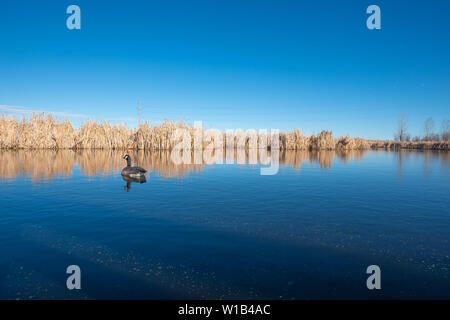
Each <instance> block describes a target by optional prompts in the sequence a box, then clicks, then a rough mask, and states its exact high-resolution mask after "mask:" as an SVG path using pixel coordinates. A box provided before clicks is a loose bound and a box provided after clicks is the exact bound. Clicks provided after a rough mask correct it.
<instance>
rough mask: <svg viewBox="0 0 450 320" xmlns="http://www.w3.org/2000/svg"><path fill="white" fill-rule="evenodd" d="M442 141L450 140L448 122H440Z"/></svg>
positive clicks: (449, 122)
mask: <svg viewBox="0 0 450 320" xmlns="http://www.w3.org/2000/svg"><path fill="white" fill-rule="evenodd" d="M441 138H442V140H445V141H448V140H450V120H442V135H441Z"/></svg>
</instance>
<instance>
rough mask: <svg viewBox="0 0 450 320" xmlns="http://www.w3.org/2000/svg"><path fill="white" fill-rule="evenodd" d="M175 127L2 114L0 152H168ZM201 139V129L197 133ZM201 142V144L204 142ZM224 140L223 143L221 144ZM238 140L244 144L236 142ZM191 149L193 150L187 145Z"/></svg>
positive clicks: (283, 138)
mask: <svg viewBox="0 0 450 320" xmlns="http://www.w3.org/2000/svg"><path fill="white" fill-rule="evenodd" d="M176 129H184V130H186V131H187V132H189V133H190V134H191V136H192V137H193V136H194V135H195V132H196V128H194V127H193V126H190V125H188V124H186V123H184V122H182V121H180V122H178V123H174V122H170V121H167V120H166V121H164V122H163V123H162V124H160V125H158V126H153V127H152V126H150V124H149V123H148V122H145V123H144V124H142V125H140V126H139V128H138V129H128V128H127V127H126V126H124V125H117V124H113V125H112V124H110V123H109V122H101V123H97V122H95V121H91V120H89V121H87V122H86V123H83V124H82V125H81V126H80V128H78V129H75V128H74V127H73V125H72V124H71V122H70V121H68V120H65V121H58V120H55V119H54V118H53V117H52V116H51V115H46V116H44V115H33V116H32V117H30V118H29V119H25V118H24V119H23V120H21V121H18V120H17V119H15V118H10V117H6V116H2V117H0V149H52V150H58V149H72V150H83V149H106V150H107V149H111V150H114V149H117V150H126V149H132V150H172V149H173V148H174V146H175V145H176V144H177V143H179V141H180V140H181V139H178V140H176V139H172V136H173V133H174V132H175V130H176ZM201 134H203V136H205V131H203V130H202V131H201ZM220 135H221V138H222V141H223V143H224V145H225V144H226V145H228V142H230V141H229V139H233V142H234V144H233V145H234V146H236V145H238V143H237V142H238V141H244V145H245V147H246V148H265V146H266V145H267V148H269V149H270V148H271V138H270V136H266V138H267V141H266V143H263V141H264V140H261V139H264V138H263V137H264V136H258V135H255V136H254V139H252V135H251V134H248V133H246V132H244V131H241V132H236V133H235V135H234V136H233V137H230V136H227V135H226V134H225V133H220V134H219V136H220ZM211 139H214V138H210V140H209V141H208V139H203V146H202V147H205V146H207V145H208V144H209V143H210V141H212V140H211ZM227 139H228V140H227ZM242 139H244V140H242ZM448 144H449V143H448V141H381V140H365V139H363V138H350V137H348V136H346V137H339V138H334V137H333V134H332V132H331V131H322V132H321V133H320V134H319V135H317V136H316V135H314V134H313V135H311V136H309V137H308V136H304V135H302V132H301V131H300V130H299V129H296V130H293V131H291V132H280V134H279V148H280V150H367V149H371V148H372V149H376V148H384V149H402V148H406V149H433V150H448ZM191 147H192V149H195V148H196V147H197V146H195V145H194V142H193V141H192V142H191Z"/></svg>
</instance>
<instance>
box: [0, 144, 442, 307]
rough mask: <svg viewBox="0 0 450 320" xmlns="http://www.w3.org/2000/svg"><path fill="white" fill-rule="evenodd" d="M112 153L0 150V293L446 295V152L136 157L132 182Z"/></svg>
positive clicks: (13, 296)
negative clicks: (200, 159) (179, 159)
mask: <svg viewBox="0 0 450 320" xmlns="http://www.w3.org/2000/svg"><path fill="white" fill-rule="evenodd" d="M121 156H122V154H121V153H118V152H117V153H114V152H100V151H98V152H82V153H75V152H72V151H64V152H52V151H33V152H31V151H20V152H12V151H0V179H1V180H0V181H1V182H0V201H1V209H0V210H1V211H0V212H1V213H0V243H1V246H0V298H2V299H39V298H43V299H52V298H63V299H66V298H68V299H73V298H75V299H85V298H87V299H111V298H112V299H115V298H138V299H142V298H145V299H147V298H148V299H166V298H170V299H172V298H179V299H180V298H209V299H218V298H224V299H226V298H244V299H247V298H260V299H261V298H275V299H279V298H280V299H315V298H376V299H377V298H447V299H448V298H450V274H449V272H450V258H449V256H450V244H449V240H450V210H449V207H450V193H449V190H450V189H449V182H450V156H449V154H448V153H433V152H427V153H423V152H401V153H398V152H385V151H369V152H366V153H350V154H335V153H333V152H322V153H318V154H311V153H300V152H298V153H292V152H291V153H287V154H285V155H283V156H282V159H281V167H280V170H279V173H278V174H277V175H274V176H261V175H260V174H259V166H258V165H236V164H235V165H211V166H206V165H205V166H198V167H195V168H194V167H188V166H183V167H176V166H174V165H173V164H171V163H170V161H169V160H167V159H168V156H167V155H164V154H143V153H140V154H133V155H132V157H133V162H134V159H136V160H137V162H138V164H139V165H141V166H144V167H146V168H147V169H151V172H150V175H149V176H147V182H146V183H143V184H139V183H131V184H130V186H129V188H127V187H126V182H125V181H124V180H123V179H122V177H121V175H120V169H121V168H122V167H123V166H124V165H125V163H124V161H123V160H122V159H121ZM74 264H75V265H78V266H80V268H81V273H82V277H81V279H82V280H81V283H82V289H81V290H79V291H76V290H73V291H69V290H68V289H67V288H66V279H67V277H68V275H67V274H66V268H67V266H69V265H74ZM372 264H375V265H379V266H380V268H381V286H382V289H381V290H373V291H371V290H368V289H367V287H366V279H367V277H368V275H367V274H366V268H367V266H369V265H372Z"/></svg>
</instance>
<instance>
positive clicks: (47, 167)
mask: <svg viewBox="0 0 450 320" xmlns="http://www.w3.org/2000/svg"><path fill="white" fill-rule="evenodd" d="M343 153H345V152H343ZM129 154H130V156H131V158H132V159H133V165H135V164H136V165H139V166H141V167H143V168H146V169H148V170H149V171H151V174H152V173H156V174H159V175H161V176H163V177H166V178H179V177H183V176H186V175H187V174H189V172H198V171H201V170H202V168H203V166H204V165H203V164H179V165H177V164H174V163H173V161H172V159H171V153H170V152H168V151H130V152H129ZM340 154H341V153H340ZM357 154H358V155H360V156H362V153H357ZM123 155H124V153H123V152H117V151H113V150H92V149H86V150H80V151H74V150H4V151H1V152H0V177H1V178H2V179H9V178H15V177H17V176H19V175H22V176H27V177H31V178H32V180H33V181H35V180H39V179H41V180H42V179H43V180H51V179H52V178H53V177H55V176H70V175H71V174H72V170H73V167H74V166H76V165H78V166H79V168H80V171H81V173H82V174H84V175H87V176H96V175H109V174H119V173H120V171H121V170H122V168H123V167H124V166H125V164H126V163H125V161H124V160H123ZM270 156H271V155H270V152H269V153H268V157H269V158H270ZM334 157H335V152H334V151H314V152H309V151H282V152H281V153H280V164H281V165H288V166H292V167H294V168H300V167H301V164H302V163H303V162H305V161H309V162H310V163H312V164H314V163H317V164H319V165H320V167H321V168H327V167H331V164H332V162H333V159H334ZM349 157H352V156H351V155H349V156H347V158H349ZM192 158H194V157H193V156H192ZM231 160H232V161H233V162H234V163H237V164H242V165H244V164H255V163H256V164H257V163H261V161H260V158H259V153H255V156H252V155H251V152H249V151H248V150H233V152H224V154H223V161H222V162H223V163H226V162H228V163H230V161H231ZM263 164H264V165H267V163H265V162H264V163H263Z"/></svg>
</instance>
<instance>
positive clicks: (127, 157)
mask: <svg viewBox="0 0 450 320" xmlns="http://www.w3.org/2000/svg"><path fill="white" fill-rule="evenodd" d="M123 158H124V159H125V160H127V166H128V167H129V166H131V157H130V156H129V155H127V154H126V155H124V156H123Z"/></svg>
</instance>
